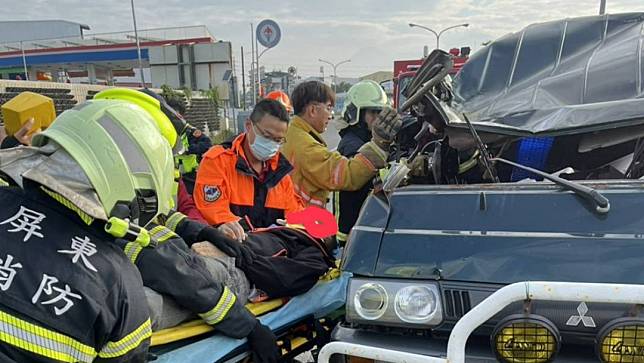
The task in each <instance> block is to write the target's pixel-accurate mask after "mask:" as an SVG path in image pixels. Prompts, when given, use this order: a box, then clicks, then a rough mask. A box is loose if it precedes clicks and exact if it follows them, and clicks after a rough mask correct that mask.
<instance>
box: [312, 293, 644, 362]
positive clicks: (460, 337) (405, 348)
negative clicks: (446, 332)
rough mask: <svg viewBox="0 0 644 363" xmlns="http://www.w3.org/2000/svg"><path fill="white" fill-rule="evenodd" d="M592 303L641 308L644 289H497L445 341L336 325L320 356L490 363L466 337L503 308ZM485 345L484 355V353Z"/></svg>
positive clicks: (572, 351)
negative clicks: (535, 303) (544, 303)
mask: <svg viewBox="0 0 644 363" xmlns="http://www.w3.org/2000/svg"><path fill="white" fill-rule="evenodd" d="M529 300H546V301H591V302H598V303H616V304H640V305H642V304H644V285H622V284H591V283H574V282H532V281H528V282H517V283H514V284H511V285H508V286H505V287H503V288H501V289H499V290H497V291H496V292H495V293H494V294H492V295H490V296H489V297H488V298H486V299H485V300H483V301H482V302H481V303H479V304H478V305H476V306H475V307H474V308H473V309H472V310H470V311H469V312H468V313H467V314H465V316H463V317H462V318H461V319H460V320H459V321H458V322H457V323H456V325H455V326H454V328H453V329H452V332H451V333H450V336H449V339H448V340H447V341H446V340H444V339H443V340H441V339H431V338H422V337H406V336H402V337H396V336H393V335H388V334H378V333H370V332H366V331H358V330H355V329H349V328H344V327H341V326H339V327H338V328H336V330H335V331H334V334H333V339H332V340H334V341H332V342H331V343H329V344H327V345H325V346H324V347H323V348H322V350H321V351H320V355H319V356H318V362H319V363H328V362H329V360H330V358H331V356H332V355H334V354H342V355H348V356H354V357H361V358H367V359H371V360H377V361H384V362H407V363H416V362H418V363H420V362H430V363H463V362H466V361H467V362H494V361H496V359H495V357H494V353H493V352H492V351H491V348H490V343H489V341H487V339H483V341H485V343H481V341H480V340H478V339H477V337H476V336H474V337H472V338H470V335H471V334H472V332H474V330H475V329H476V328H478V327H479V326H481V325H482V324H484V323H485V322H486V321H488V320H489V319H490V318H492V317H493V316H494V315H495V314H498V313H499V312H500V311H502V310H503V309H504V308H505V307H506V306H508V305H510V304H512V303H514V302H517V301H529ZM470 342H471V343H470ZM484 346H487V348H486V349H487V353H485V352H484V351H483V350H482V349H483V347H484ZM555 360H556V361H557V362H570V363H573V362H574V363H576V362H596V361H597V357H596V356H595V355H594V348H590V347H588V346H583V347H579V346H571V345H566V344H562V349H561V351H560V352H559V354H558V355H557V357H556V358H555Z"/></svg>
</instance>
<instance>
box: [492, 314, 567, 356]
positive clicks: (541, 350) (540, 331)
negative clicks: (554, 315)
mask: <svg viewBox="0 0 644 363" xmlns="http://www.w3.org/2000/svg"><path fill="white" fill-rule="evenodd" d="M559 344H560V338H559V331H558V330H557V327H556V326H555V325H554V324H552V323H551V322H550V321H549V320H547V319H546V318H544V317H541V316H537V315H527V316H526V315H512V316H509V317H508V318H506V319H504V320H502V321H501V322H500V323H499V324H497V327H496V328H495V329H494V333H493V334H492V348H493V349H494V352H495V353H496V355H497V358H498V359H499V360H500V361H502V362H507V363H545V362H549V361H551V360H553V359H554V357H555V355H556V354H557V352H558V351H559Z"/></svg>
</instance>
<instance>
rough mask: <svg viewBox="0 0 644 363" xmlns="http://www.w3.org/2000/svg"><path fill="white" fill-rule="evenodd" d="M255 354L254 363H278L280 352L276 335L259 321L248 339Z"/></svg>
mask: <svg viewBox="0 0 644 363" xmlns="http://www.w3.org/2000/svg"><path fill="white" fill-rule="evenodd" d="M247 339H248V344H249V345H250V349H251V351H252V352H253V362H254V363H277V361H278V359H279V357H280V351H279V348H278V347H277V338H276V337H275V334H273V332H272V331H271V330H270V329H269V328H267V327H266V326H264V325H262V323H260V322H259V320H257V325H255V328H253V330H252V331H251V332H250V334H249V335H248V337H247Z"/></svg>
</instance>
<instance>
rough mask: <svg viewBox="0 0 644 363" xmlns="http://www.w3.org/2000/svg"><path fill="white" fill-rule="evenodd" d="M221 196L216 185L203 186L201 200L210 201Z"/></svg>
mask: <svg viewBox="0 0 644 363" xmlns="http://www.w3.org/2000/svg"><path fill="white" fill-rule="evenodd" d="M220 197H221V190H220V189H219V187H218V186H216V185H204V186H203V200H204V201H205V202H208V203H212V202H214V201H216V200H217V199H219V198H220Z"/></svg>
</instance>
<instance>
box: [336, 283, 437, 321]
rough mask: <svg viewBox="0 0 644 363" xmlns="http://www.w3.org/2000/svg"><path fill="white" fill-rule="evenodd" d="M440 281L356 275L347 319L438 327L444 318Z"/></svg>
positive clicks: (352, 285)
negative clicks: (417, 281)
mask: <svg viewBox="0 0 644 363" xmlns="http://www.w3.org/2000/svg"><path fill="white" fill-rule="evenodd" d="M439 296H440V293H439V290H438V285H437V284H436V283H423V282H420V283H416V282H415V281H409V280H375V279H359V278H352V279H351V280H350V283H349V295H348V299H347V316H346V318H347V321H349V322H361V321H362V322H373V321H377V322H378V324H382V325H392V326H404V327H409V326H417V325H420V324H423V325H427V326H436V325H438V324H440V323H441V322H442V321H443V310H442V307H441V303H440V299H439Z"/></svg>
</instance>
